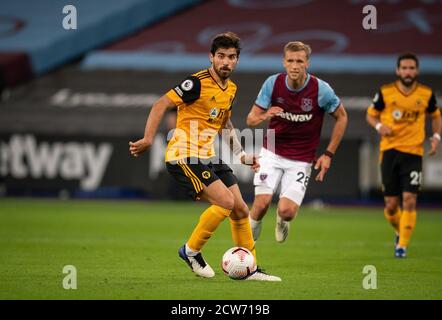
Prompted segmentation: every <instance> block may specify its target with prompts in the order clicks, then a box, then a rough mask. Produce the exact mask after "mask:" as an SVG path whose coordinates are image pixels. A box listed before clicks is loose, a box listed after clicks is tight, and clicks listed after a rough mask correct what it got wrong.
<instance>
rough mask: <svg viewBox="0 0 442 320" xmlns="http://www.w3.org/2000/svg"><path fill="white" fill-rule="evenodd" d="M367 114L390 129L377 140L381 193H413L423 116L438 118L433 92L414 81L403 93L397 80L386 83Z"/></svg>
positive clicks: (417, 183)
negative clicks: (377, 118)
mask: <svg viewBox="0 0 442 320" xmlns="http://www.w3.org/2000/svg"><path fill="white" fill-rule="evenodd" d="M367 113H368V114H369V115H372V116H375V117H379V119H380V121H381V123H382V124H384V125H387V126H389V127H390V128H391V129H392V134H391V135H389V136H385V137H381V142H380V151H381V157H380V159H381V174H382V184H383V188H384V195H386V196H397V195H399V194H400V193H401V192H403V191H409V192H414V193H417V191H418V190H419V188H420V185H421V180H422V156H423V154H424V147H423V143H424V141H425V117H426V114H429V115H430V116H431V117H440V110H439V108H438V107H437V102H436V97H435V95H434V93H433V91H432V90H431V88H429V87H427V86H424V85H422V84H420V83H417V84H416V85H415V89H414V90H413V91H412V92H410V93H409V94H404V93H403V92H402V91H400V89H399V87H398V82H394V83H391V84H387V85H384V86H382V87H381V89H380V91H379V92H378V93H377V94H376V96H375V97H374V99H373V104H372V105H371V106H370V107H369V108H368V110H367Z"/></svg>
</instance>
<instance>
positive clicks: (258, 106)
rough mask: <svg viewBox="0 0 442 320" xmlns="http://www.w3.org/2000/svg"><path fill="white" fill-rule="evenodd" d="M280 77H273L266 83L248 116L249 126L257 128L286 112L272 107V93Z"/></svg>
mask: <svg viewBox="0 0 442 320" xmlns="http://www.w3.org/2000/svg"><path fill="white" fill-rule="evenodd" d="M277 76H278V75H272V76H270V77H268V78H267V79H266V81H264V83H263V85H262V87H261V90H259V93H258V96H257V97H256V101H255V103H254V105H253V106H252V109H251V110H250V112H249V114H248V115H247V125H248V126H249V127H256V126H257V125H259V124H260V123H261V122H263V121H266V120H269V119H271V118H273V117H274V116H275V115H277V114H278V113H280V112H283V111H284V110H283V109H282V108H280V107H275V106H271V104H272V92H273V87H274V86H275V81H276V78H277Z"/></svg>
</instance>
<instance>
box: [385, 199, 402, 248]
mask: <svg viewBox="0 0 442 320" xmlns="http://www.w3.org/2000/svg"><path fill="white" fill-rule="evenodd" d="M384 203H385V207H384V217H385V219H387V221H388V222H390V224H391V226H392V227H393V229H394V230H395V240H394V246H395V248H396V245H397V244H398V242H399V224H400V221H401V215H402V210H401V207H400V197H399V196H384Z"/></svg>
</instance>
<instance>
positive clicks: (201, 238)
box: [187, 205, 232, 252]
mask: <svg viewBox="0 0 442 320" xmlns="http://www.w3.org/2000/svg"><path fill="white" fill-rule="evenodd" d="M231 212H232V210H228V209H224V208H222V207H219V206H215V205H212V206H210V207H209V208H207V210H206V211H204V212H203V213H202V214H201V217H200V220H199V221H198V224H197V225H196V227H195V229H194V230H193V232H192V235H191V236H190V238H189V240H188V241H187V246H188V247H189V248H190V249H191V250H192V251H195V252H199V251H201V249H202V247H203V246H204V245H205V244H206V242H207V241H208V240H209V239H210V237H211V236H212V234H213V232H214V231H215V229H216V228H217V227H218V226H219V225H220V223H221V222H223V220H224V219H225V218H227V217H228V216H229V215H230V213H231Z"/></svg>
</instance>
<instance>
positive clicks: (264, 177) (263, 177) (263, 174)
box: [259, 173, 267, 181]
mask: <svg viewBox="0 0 442 320" xmlns="http://www.w3.org/2000/svg"><path fill="white" fill-rule="evenodd" d="M259 178H260V179H261V181H264V180H265V179H267V173H261V174H260V175H259Z"/></svg>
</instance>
